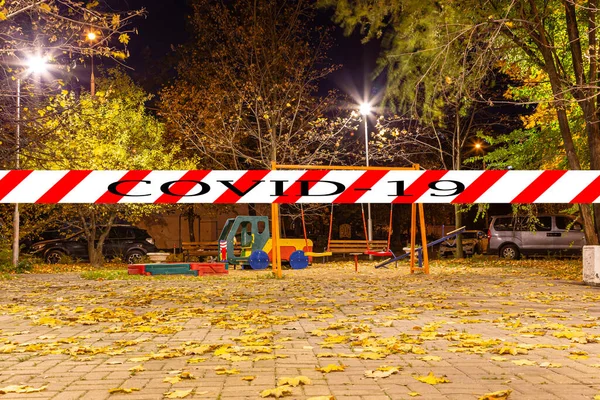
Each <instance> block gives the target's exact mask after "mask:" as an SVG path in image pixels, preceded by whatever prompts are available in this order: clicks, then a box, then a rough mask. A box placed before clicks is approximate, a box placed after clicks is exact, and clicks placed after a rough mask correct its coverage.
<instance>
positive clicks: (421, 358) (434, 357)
mask: <svg viewBox="0 0 600 400" xmlns="http://www.w3.org/2000/svg"><path fill="white" fill-rule="evenodd" d="M419 360H421V361H442V357H438V356H423V357H419Z"/></svg>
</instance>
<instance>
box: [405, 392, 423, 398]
mask: <svg viewBox="0 0 600 400" xmlns="http://www.w3.org/2000/svg"><path fill="white" fill-rule="evenodd" d="M408 395H409V396H410V397H417V396H420V395H421V393H418V392H408Z"/></svg>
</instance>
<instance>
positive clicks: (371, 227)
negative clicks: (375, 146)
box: [363, 115, 373, 260]
mask: <svg viewBox="0 0 600 400" xmlns="http://www.w3.org/2000/svg"><path fill="white" fill-rule="evenodd" d="M363 118H364V120H365V157H366V159H367V167H368V166H369V126H368V125H367V116H366V115H363ZM367 229H368V235H369V237H368V240H369V242H370V241H371V240H373V221H372V220H371V203H367ZM369 260H373V256H369Z"/></svg>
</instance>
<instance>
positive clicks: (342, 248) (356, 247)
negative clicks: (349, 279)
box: [329, 239, 393, 271]
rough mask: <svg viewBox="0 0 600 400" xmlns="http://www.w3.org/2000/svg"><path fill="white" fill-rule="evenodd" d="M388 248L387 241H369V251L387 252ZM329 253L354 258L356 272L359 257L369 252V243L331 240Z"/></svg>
mask: <svg viewBox="0 0 600 400" xmlns="http://www.w3.org/2000/svg"><path fill="white" fill-rule="evenodd" d="M387 247H388V242H387V240H369V250H370V251H371V252H385V251H387V250H388V248H387ZM329 251H330V252H331V253H332V254H349V255H351V256H353V257H354V270H355V271H358V256H362V255H365V254H366V253H365V252H366V251H367V242H366V241H365V240H349V239H342V240H331V241H330V242H329ZM380 255H383V254H380ZM392 255H393V254H392Z"/></svg>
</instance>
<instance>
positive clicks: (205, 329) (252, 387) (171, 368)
mask: <svg viewBox="0 0 600 400" xmlns="http://www.w3.org/2000/svg"><path fill="white" fill-rule="evenodd" d="M34 272H35V273H33V274H27V275H18V276H8V277H5V278H4V279H3V280H0V287H1V288H2V290H1V291H0V400H3V399H9V398H39V399H46V398H47V399H50V398H52V399H111V400H112V399H115V400H116V399H163V398H189V399H196V398H198V399H200V398H203V399H257V398H289V399H318V400H327V399H333V398H335V399H338V400H340V399H364V400H376V399H412V398H423V399H506V398H508V399H569V400H570V399H594V398H600V396H597V395H598V394H599V393H600V343H599V342H600V326H599V318H600V313H599V311H600V307H599V303H598V301H599V300H600V288H593V287H586V286H583V285H582V284H581V283H580V282H579V280H580V277H581V260H573V261H568V260H533V261H531V260H525V261H518V262H517V261H515V262H504V261H498V260H497V259H495V258H485V257H481V258H474V259H470V260H466V261H462V262H456V261H444V262H439V263H435V265H434V266H433V268H432V273H431V275H428V276H425V275H421V274H415V275H410V274H408V273H407V265H406V264H401V265H399V266H398V268H390V269H383V270H375V269H374V268H373V264H369V263H368V262H364V263H362V264H361V266H360V271H359V273H358V274H357V273H355V272H354V266H353V264H352V263H350V262H335V263H329V264H315V265H313V266H312V267H310V268H308V269H306V270H300V271H285V272H284V274H285V276H284V279H281V280H276V279H273V278H272V274H271V273H270V272H266V271H263V272H257V271H231V274H230V275H229V276H226V277H198V278H195V277H189V276H184V277H158V278H155V277H129V276H127V275H126V273H125V272H124V271H123V270H115V266H109V267H108V268H105V269H102V270H91V269H90V268H86V267H81V266H78V267H69V266H58V267H47V266H37V267H36V268H35V270H34ZM596 396H597V397H596Z"/></svg>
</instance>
